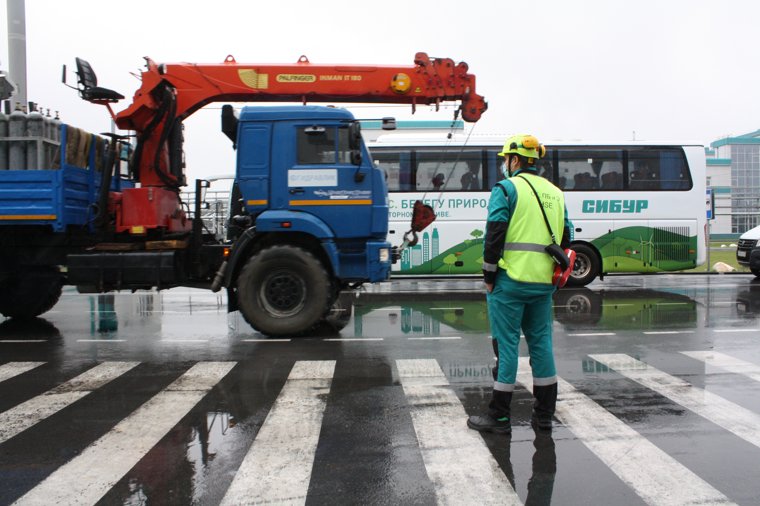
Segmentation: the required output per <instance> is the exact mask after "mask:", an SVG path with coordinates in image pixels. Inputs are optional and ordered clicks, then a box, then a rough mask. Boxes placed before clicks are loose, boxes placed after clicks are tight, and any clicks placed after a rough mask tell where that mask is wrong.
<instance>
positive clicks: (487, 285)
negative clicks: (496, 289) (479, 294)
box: [484, 283, 493, 293]
mask: <svg viewBox="0 0 760 506" xmlns="http://www.w3.org/2000/svg"><path fill="white" fill-rule="evenodd" d="M484 284H485V285H486V292H488V293H491V292H493V283H484Z"/></svg>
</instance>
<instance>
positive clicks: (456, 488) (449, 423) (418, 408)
mask: <svg viewBox="0 0 760 506" xmlns="http://www.w3.org/2000/svg"><path fill="white" fill-rule="evenodd" d="M396 366H397V368H398V373H399V378H400V379H401V385H402V387H403V389H404V394H405V395H406V398H407V401H408V402H409V404H410V406H411V416H412V423H413V425H414V431H415V433H416V434H417V441H418V443H419V446H420V450H421V452H422V460H423V462H424V463H425V468H426V470H427V474H428V477H429V478H430V480H431V482H432V483H433V486H434V487H435V491H436V496H437V502H438V504H500V505H503V504H507V505H517V504H522V503H521V502H520V498H519V497H518V496H517V494H516V493H515V491H514V489H513V488H512V486H511V485H510V483H509V481H508V480H507V477H506V476H505V475H504V473H503V472H502V470H501V469H500V468H499V465H498V463H497V462H496V460H495V459H494V458H493V455H491V452H490V451H489V450H488V447H487V446H486V445H485V443H484V442H483V439H482V438H481V437H480V435H479V434H478V433H477V432H475V431H473V430H471V429H468V428H467V424H466V422H467V414H466V413H465V411H464V408H463V407H462V403H461V402H460V401H459V398H457V396H456V394H454V391H453V390H452V389H451V388H450V387H449V382H448V380H447V379H446V376H445V375H444V374H443V371H442V370H441V368H440V366H439V365H438V362H436V361H435V360H397V361H396Z"/></svg>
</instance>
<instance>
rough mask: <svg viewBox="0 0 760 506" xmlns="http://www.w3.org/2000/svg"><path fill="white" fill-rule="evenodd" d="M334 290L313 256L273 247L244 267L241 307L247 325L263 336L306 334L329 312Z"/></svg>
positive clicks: (291, 248) (239, 282)
mask: <svg viewBox="0 0 760 506" xmlns="http://www.w3.org/2000/svg"><path fill="white" fill-rule="evenodd" d="M330 286H331V284H330V278H329V276H328V274H327V271H326V270H325V268H324V266H323V265H322V264H321V263H320V262H319V260H317V259H316V258H315V257H314V255H312V254H311V253H310V252H308V251H306V250H304V249H302V248H298V247H294V246H273V247H271V248H267V249H265V250H262V251H260V252H258V253H256V254H255V255H254V256H252V257H251V258H250V259H249V260H248V262H247V263H246V264H245V266H243V270H242V271H241V272H240V276H238V280H237V291H238V304H239V306H240V312H241V313H242V314H243V317H244V318H245V319H246V321H247V322H248V323H249V324H250V325H251V326H252V327H253V328H255V329H256V330H258V331H260V332H261V333H263V334H266V335H270V336H285V335H297V334H303V333H305V332H307V331H309V330H310V329H312V328H313V327H314V326H315V325H316V324H317V323H319V321H320V320H321V319H322V318H323V317H324V315H325V314H326V313H327V311H328V310H329V308H330V303H331V300H332V299H331V297H330Z"/></svg>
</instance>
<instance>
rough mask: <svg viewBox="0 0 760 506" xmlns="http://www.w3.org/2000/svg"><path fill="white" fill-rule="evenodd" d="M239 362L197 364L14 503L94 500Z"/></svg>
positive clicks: (57, 502)
mask: <svg viewBox="0 0 760 506" xmlns="http://www.w3.org/2000/svg"><path fill="white" fill-rule="evenodd" d="M235 364H236V362H200V363H197V364H195V365H194V366H193V367H191V368H190V369H189V370H188V371H187V372H185V374H183V375H182V376H180V377H179V378H178V379H177V380H176V381H174V382H173V383H172V384H171V385H169V386H168V387H166V388H165V389H164V390H162V391H161V392H159V393H158V394H157V395H155V396H154V397H153V398H152V399H150V400H149V401H148V402H146V403H145V404H143V405H142V406H140V407H139V408H138V409H137V410H135V411H134V412H133V413H132V414H131V415H129V416H128V417H127V418H125V419H123V420H122V421H121V422H119V423H118V424H117V425H116V426H115V427H114V428H113V429H111V430H110V431H109V432H108V433H106V434H105V435H104V436H103V437H101V438H100V439H98V440H97V441H95V442H94V443H93V444H91V445H90V446H88V447H87V448H85V449H84V451H83V452H82V453H81V454H79V456H77V457H75V458H74V459H72V460H70V461H69V462H67V463H66V464H64V465H63V466H61V467H60V468H58V469H57V470H56V471H55V472H54V473H53V474H51V475H50V476H48V477H47V478H46V479H45V480H44V481H42V482H41V483H40V484H39V485H37V486H36V487H35V488H33V489H32V490H30V491H29V492H28V493H27V494H26V495H24V496H23V497H21V498H20V499H19V500H18V501H16V502H15V503H14V504H18V505H27V504H28V505H40V504H57V505H69V504H70V505H74V504H95V503H96V502H98V501H99V500H100V499H101V498H102V497H103V496H104V495H105V494H106V493H107V492H108V491H109V490H110V489H111V488H112V487H113V486H114V485H115V484H116V483H117V482H118V481H119V480H120V479H121V478H122V477H123V476H124V475H125V474H126V473H127V472H129V470H130V469H132V467H134V465H135V464H137V462H139V460H140V459H141V458H142V457H143V456H145V454H146V453H148V451H150V449H151V448H152V447H153V446H155V445H156V443H158V442H159V441H160V440H161V438H162V437H164V436H165V435H166V433H167V432H169V431H170V430H171V429H172V427H174V426H175V425H176V424H177V423H178V422H179V421H180V420H181V419H182V418H183V417H184V416H185V415H186V414H187V413H188V412H189V411H190V410H191V409H192V408H193V406H195V405H196V404H197V403H198V402H199V401H200V400H201V399H203V397H205V396H206V394H207V393H208V392H209V391H210V390H211V389H212V388H213V387H214V385H216V384H217V383H218V382H219V381H220V380H221V379H222V378H224V376H225V375H226V374H227V373H228V372H230V370H231V369H232V368H233V367H235ZM115 457H116V458H115Z"/></svg>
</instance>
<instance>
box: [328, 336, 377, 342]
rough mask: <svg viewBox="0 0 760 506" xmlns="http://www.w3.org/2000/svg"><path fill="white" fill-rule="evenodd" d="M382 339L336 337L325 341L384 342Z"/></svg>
mask: <svg viewBox="0 0 760 506" xmlns="http://www.w3.org/2000/svg"><path fill="white" fill-rule="evenodd" d="M382 340H383V338H382V337H335V338H330V339H323V341H382Z"/></svg>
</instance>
